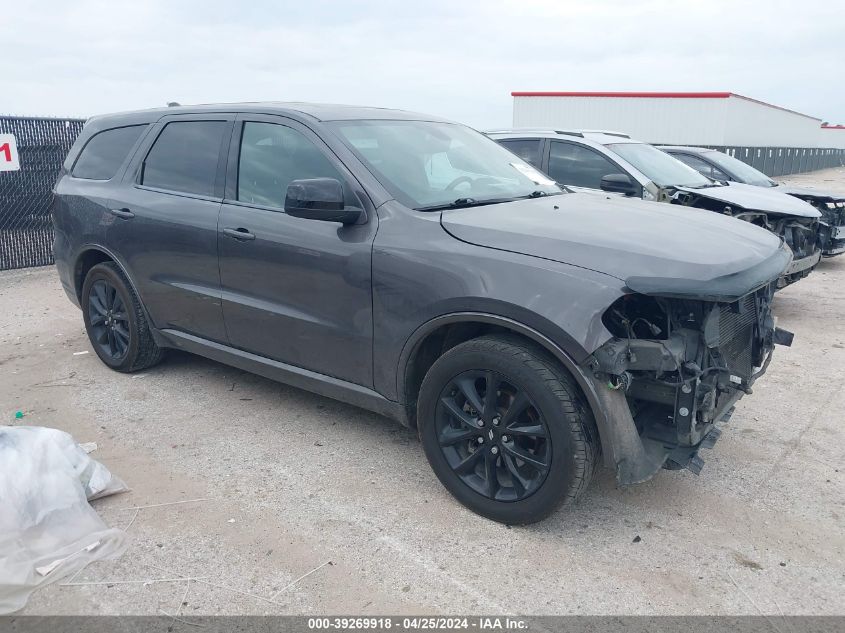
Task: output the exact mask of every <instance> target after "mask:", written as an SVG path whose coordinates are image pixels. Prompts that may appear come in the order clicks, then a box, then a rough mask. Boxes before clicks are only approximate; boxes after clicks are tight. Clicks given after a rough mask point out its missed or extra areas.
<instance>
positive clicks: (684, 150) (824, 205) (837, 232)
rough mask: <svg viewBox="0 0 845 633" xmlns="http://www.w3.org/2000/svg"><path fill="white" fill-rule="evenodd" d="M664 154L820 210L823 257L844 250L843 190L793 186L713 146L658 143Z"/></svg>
mask: <svg viewBox="0 0 845 633" xmlns="http://www.w3.org/2000/svg"><path fill="white" fill-rule="evenodd" d="M659 147H660V149H662V150H663V151H664V152H666V153H667V154H671V155H672V156H674V157H675V158H677V159H678V160H679V161H681V162H683V163H684V164H686V165H689V166H690V167H692V168H693V169H695V170H696V171H698V172H699V173H701V174H703V175H705V176H707V177H708V178H713V179H715V180H722V181H727V182H730V183H743V184H746V185H754V186H755V187H765V188H772V187H777V189H776V190H775V191H778V192H779V193H785V194H788V195H790V196H794V197H796V198H799V199H800V200H803V201H804V202H807V203H809V204H811V205H813V206H814V207H815V208H816V209H817V210H818V211H819V213H821V220H820V221H819V247H820V248H821V251H822V256H823V257H833V256H834V255H841V254H842V253H845V194H841V193H834V192H833V191H826V190H824V189H819V188H817V187H796V186H794V185H787V184H784V183H779V182H777V181H776V180H772V179H771V178H769V177H768V176H767V175H766V174H764V173H763V172H761V171H758V170H757V169H755V168H754V167H752V166H751V165H748V164H747V163H743V162H742V161H741V160H739V159H738V158H735V157H734V156H729V155H728V154H724V153H722V152H720V151H717V150H715V149H708V148H706V147H687V146H679V145H666V146H662V145H661V146H659Z"/></svg>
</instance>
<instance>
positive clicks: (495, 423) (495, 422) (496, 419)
mask: <svg viewBox="0 0 845 633" xmlns="http://www.w3.org/2000/svg"><path fill="white" fill-rule="evenodd" d="M501 421H502V418H500V417H499V416H498V415H497V416H496V417H495V418H493V426H499V423H500V422H501Z"/></svg>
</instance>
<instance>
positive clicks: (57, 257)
mask: <svg viewBox="0 0 845 633" xmlns="http://www.w3.org/2000/svg"><path fill="white" fill-rule="evenodd" d="M53 260H54V261H55V262H56V272H58V274H59V281H61V282H62V288H63V289H64V291H65V294H66V295H67V298H68V299H70V300H71V303H73V304H74V305H75V306H76V307H77V308H78V307H79V298H78V297H77V296H76V286H75V284H74V279H73V270H71V264H70V262H71V256H70V243H69V241H68V240H67V238H66V237H65V235H64V233H62V232H61V231H59V230H58V229H55V230H54V231H53Z"/></svg>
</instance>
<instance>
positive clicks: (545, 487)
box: [417, 335, 599, 525]
mask: <svg viewBox="0 0 845 633" xmlns="http://www.w3.org/2000/svg"><path fill="white" fill-rule="evenodd" d="M417 407H418V417H417V420H418V426H419V432H420V438H421V440H422V444H423V448H424V450H425V454H426V457H427V458H428V461H429V463H430V464H431V467H432V469H433V470H434V472H435V474H436V475H437V477H438V479H440V481H441V482H442V483H443V485H444V486H446V488H447V489H448V490H449V492H451V493H452V494H453V495H454V496H455V498H456V499H457V500H458V501H460V502H461V503H462V504H464V505H465V506H466V507H468V508H469V509H470V510H472V511H473V512H476V513H478V514H480V515H482V516H485V517H487V518H489V519H492V520H494V521H499V522H501V523H507V524H513V525H516V524H525V523H533V522H535V521H539V520H540V519H542V518H544V517H546V516H547V515H548V514H550V513H551V512H552V511H554V510H555V509H556V508H557V507H559V506H560V505H562V504H566V505H568V504H571V503H573V502H574V501H575V500H576V499H577V498H578V497H579V496H580V495H581V494H582V493H583V491H584V490H585V489H586V488H587V485H588V484H589V481H590V479H591V477H592V474H593V471H594V470H595V466H596V463H597V461H598V455H599V442H598V433H597V431H596V427H595V421H594V420H593V416H592V413H591V412H590V410H589V408H588V407H587V406H585V405H584V402H583V398H582V396H581V392H580V390H579V389H578V387H577V385H576V384H575V382H574V380H573V379H572V377H571V376H570V375H569V373H568V372H566V370H565V369H563V368H562V367H560V366H559V364H558V363H557V362H556V361H555V360H554V359H553V358H552V357H550V356H549V355H548V354H547V353H546V352H545V350H543V349H541V348H539V347H537V346H535V345H533V344H531V343H530V342H528V341H524V340H522V339H519V338H517V337H513V336H508V335H497V336H485V337H481V338H477V339H473V340H470V341H467V342H465V343H461V344H460V345H457V346H455V347H453V348H452V349H450V350H449V351H448V352H446V353H445V354H444V355H443V356H441V357H440V358H439V359H437V361H436V362H435V363H434V364H433V365H432V367H431V369H430V370H429V371H428V373H427V374H426V376H425V378H424V380H423V383H422V387H421V388H420V394H419V398H418V405H417Z"/></svg>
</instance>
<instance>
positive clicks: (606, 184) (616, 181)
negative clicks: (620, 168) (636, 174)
mask: <svg viewBox="0 0 845 633" xmlns="http://www.w3.org/2000/svg"><path fill="white" fill-rule="evenodd" d="M599 187H601V190H602V191H609V192H611V193H624V194H625V195H626V196H633V195H636V194H637V186H636V185H635V184H634V181H633V180H631V177H630V176H629V175H628V174H608V175H607V176H602V179H601V184H600V185H599Z"/></svg>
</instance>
